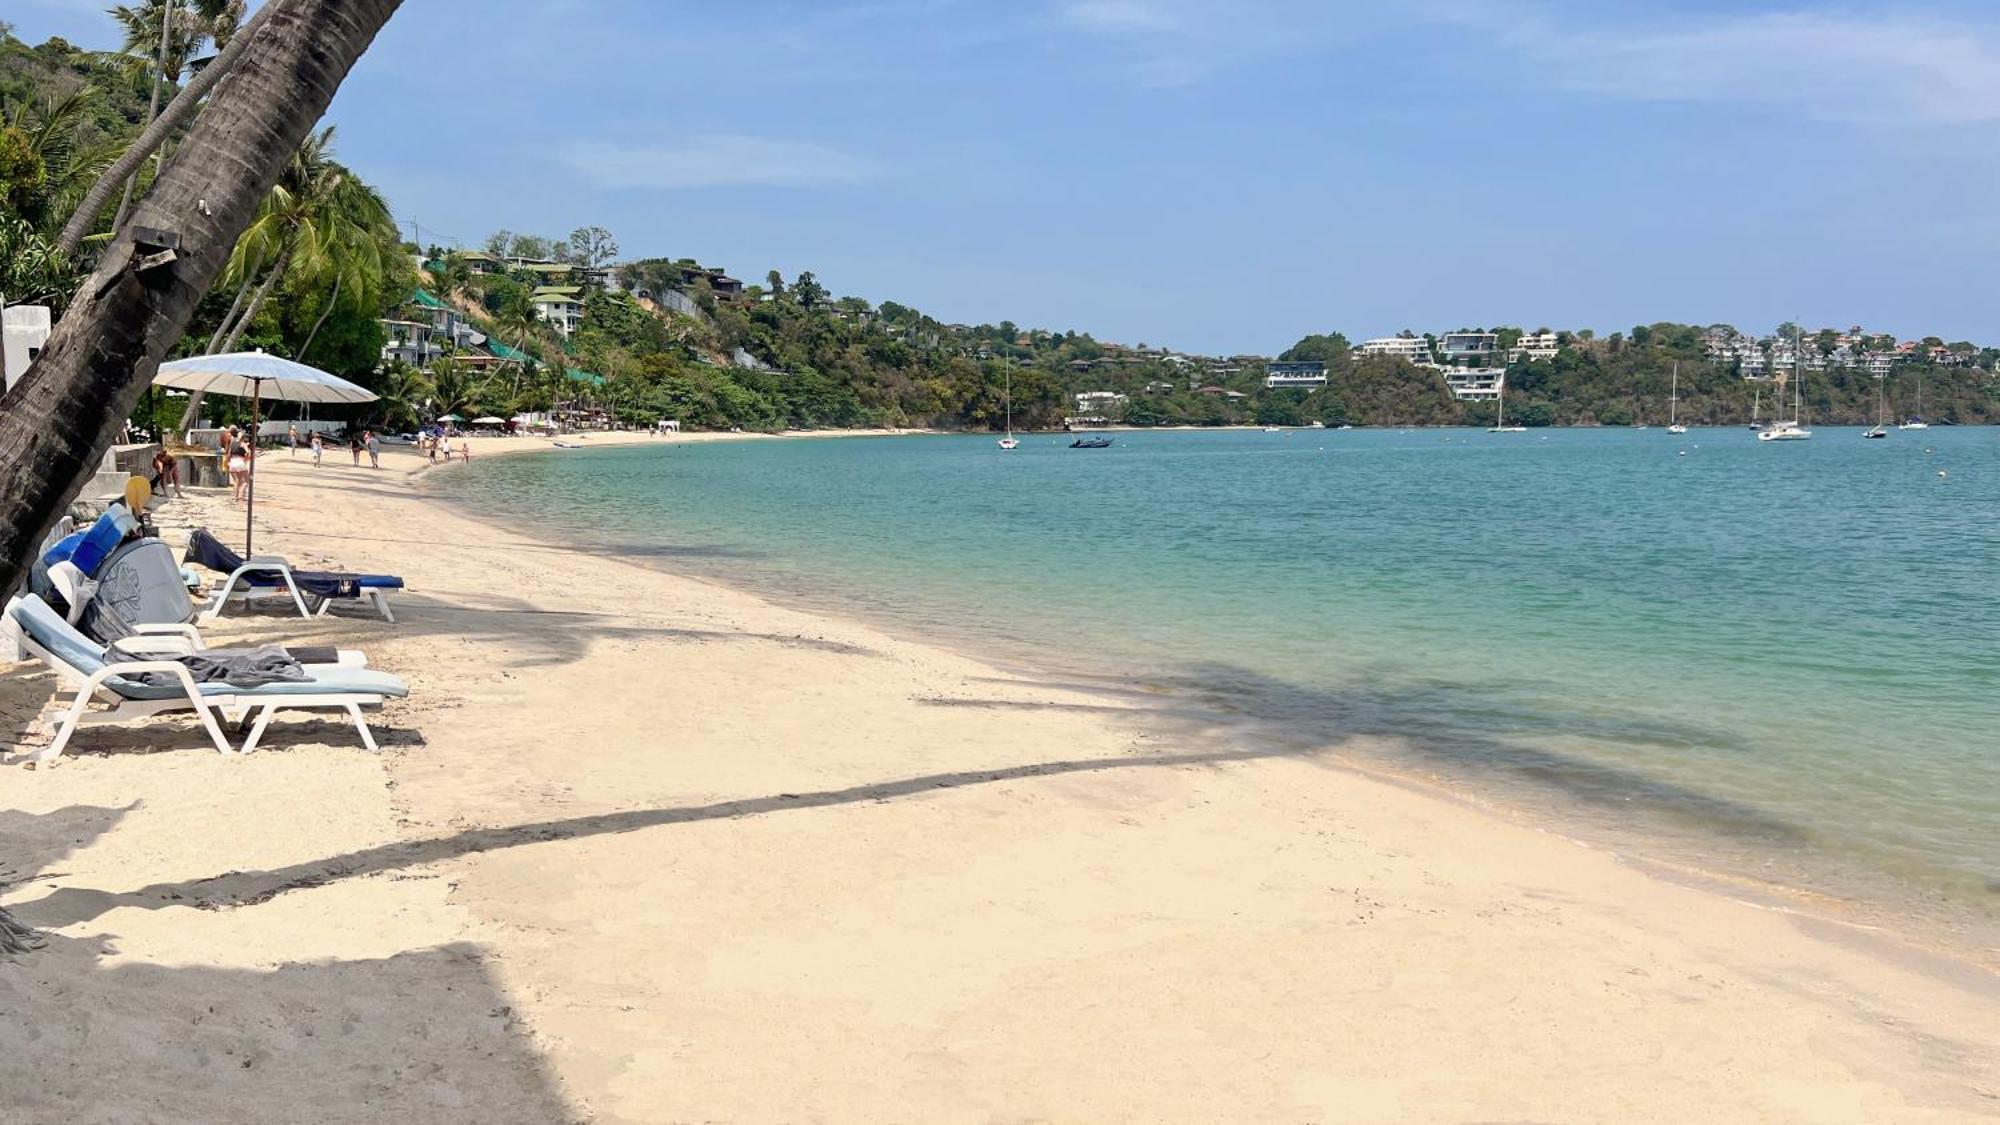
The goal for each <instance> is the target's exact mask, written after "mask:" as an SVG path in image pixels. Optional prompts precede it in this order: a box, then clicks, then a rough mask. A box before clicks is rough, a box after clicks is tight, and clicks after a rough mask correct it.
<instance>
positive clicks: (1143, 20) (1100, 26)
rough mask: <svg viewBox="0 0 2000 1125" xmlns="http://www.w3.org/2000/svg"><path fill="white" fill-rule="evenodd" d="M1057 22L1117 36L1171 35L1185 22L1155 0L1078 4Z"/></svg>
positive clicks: (1065, 10)
mask: <svg viewBox="0 0 2000 1125" xmlns="http://www.w3.org/2000/svg"><path fill="white" fill-rule="evenodd" d="M1057 18H1058V19H1060V20H1062V21H1063V22H1064V23H1067V24H1070V25H1071V26H1073V27H1077V28H1081V29H1083V30H1085V31H1096V32H1105V33H1109V34H1114V35H1122V34H1129V33H1132V32H1142V33H1156V32H1171V31H1175V30H1177V29H1179V28H1180V27H1181V21H1180V20H1179V19H1178V18H1177V17H1176V16H1175V15H1174V13H1173V12H1172V11H1170V10H1169V9H1168V8H1167V7H1165V6H1164V5H1162V4H1160V3H1158V2H1157V0H1154V2H1151V3H1149V2H1147V0H1078V2H1077V3H1073V4H1070V5H1068V6H1067V7H1065V8H1063V9H1062V10H1061V11H1060V12H1058V13H1057Z"/></svg>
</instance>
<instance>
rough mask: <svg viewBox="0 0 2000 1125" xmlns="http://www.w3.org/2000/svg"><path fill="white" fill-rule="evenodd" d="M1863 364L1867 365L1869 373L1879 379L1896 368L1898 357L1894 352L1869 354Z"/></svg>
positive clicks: (1864, 358)
mask: <svg viewBox="0 0 2000 1125" xmlns="http://www.w3.org/2000/svg"><path fill="white" fill-rule="evenodd" d="M1863 362H1864V363H1866V365H1867V369H1868V373H1869V374H1870V375H1873V376H1875V377H1876V378H1878V379H1879V378H1881V377H1883V376H1885V375H1887V374H1889V372H1890V371H1891V370H1893V369H1894V368H1895V366H1896V356H1895V354H1894V353H1892V352H1869V353H1868V354H1867V355H1866V356H1865V357H1863Z"/></svg>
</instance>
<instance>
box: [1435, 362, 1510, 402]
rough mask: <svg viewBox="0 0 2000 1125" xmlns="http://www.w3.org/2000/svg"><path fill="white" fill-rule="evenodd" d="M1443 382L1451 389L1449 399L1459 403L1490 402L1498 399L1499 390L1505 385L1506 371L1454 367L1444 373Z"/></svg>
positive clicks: (1491, 368)
mask: <svg viewBox="0 0 2000 1125" xmlns="http://www.w3.org/2000/svg"><path fill="white" fill-rule="evenodd" d="M1444 381H1445V385H1446V386H1449V387H1450V388H1451V397H1453V398H1455V399H1457V400H1459V401H1460V402H1491V401H1493V400H1494V399H1497V398H1499V397H1500V389H1501V388H1502V387H1504V386H1506V385H1507V369H1506V368H1504V367H1454V368H1450V369H1447V370H1446V371H1445V373H1444Z"/></svg>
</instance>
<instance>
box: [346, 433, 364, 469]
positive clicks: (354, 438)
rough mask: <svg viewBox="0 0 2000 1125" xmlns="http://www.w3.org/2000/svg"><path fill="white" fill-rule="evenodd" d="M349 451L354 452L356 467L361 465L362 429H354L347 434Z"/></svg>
mask: <svg viewBox="0 0 2000 1125" xmlns="http://www.w3.org/2000/svg"><path fill="white" fill-rule="evenodd" d="M347 451H348V452H349V453H352V454H354V467H355V468H357V469H358V468H360V467H361V431H359V430H353V431H350V432H349V433H348V435H347Z"/></svg>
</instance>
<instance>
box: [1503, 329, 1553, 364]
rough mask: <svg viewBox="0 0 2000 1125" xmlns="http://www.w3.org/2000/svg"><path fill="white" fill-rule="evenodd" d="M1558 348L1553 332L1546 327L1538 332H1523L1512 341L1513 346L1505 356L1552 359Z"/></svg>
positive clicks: (1511, 357)
mask: <svg viewBox="0 0 2000 1125" xmlns="http://www.w3.org/2000/svg"><path fill="white" fill-rule="evenodd" d="M1558 350H1559V348H1558V347H1557V344H1556V334H1555V333H1554V332H1550V331H1548V330H1547V329H1544V330H1542V331H1540V332H1523V333H1521V338H1520V339H1518V340H1516V341H1514V347H1513V349H1512V350H1511V351H1509V352H1508V353H1507V358H1508V359H1510V360H1516V359H1554V358H1555V357H1556V352H1557V351H1558Z"/></svg>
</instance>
